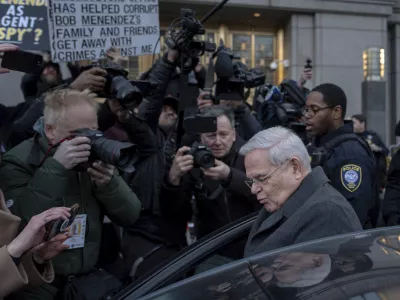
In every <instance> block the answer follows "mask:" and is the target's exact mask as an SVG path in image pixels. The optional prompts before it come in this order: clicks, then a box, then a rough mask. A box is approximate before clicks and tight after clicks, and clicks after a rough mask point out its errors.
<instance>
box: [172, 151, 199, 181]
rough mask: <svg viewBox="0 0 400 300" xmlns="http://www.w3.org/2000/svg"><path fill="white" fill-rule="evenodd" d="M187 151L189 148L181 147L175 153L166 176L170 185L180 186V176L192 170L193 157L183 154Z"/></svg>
mask: <svg viewBox="0 0 400 300" xmlns="http://www.w3.org/2000/svg"><path fill="white" fill-rule="evenodd" d="M189 150H190V148H189V147H182V148H180V149H179V150H178V151H177V152H176V155H175V158H174V161H173V163H172V167H171V169H170V170H169V174H168V180H169V183H170V184H172V185H175V186H178V185H180V181H181V178H182V176H183V175H185V174H186V173H187V172H189V171H190V170H191V169H193V166H194V165H193V164H194V160H193V156H192V155H190V154H185V152H187V151H189Z"/></svg>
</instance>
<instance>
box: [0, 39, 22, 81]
mask: <svg viewBox="0 0 400 300" xmlns="http://www.w3.org/2000/svg"><path fill="white" fill-rule="evenodd" d="M18 49H19V47H18V46H16V45H13V44H0V53H2V52H11V51H17V50H18ZM9 72H10V70H9V69H5V68H0V74H5V73H9Z"/></svg>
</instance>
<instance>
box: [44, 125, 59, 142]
mask: <svg viewBox="0 0 400 300" xmlns="http://www.w3.org/2000/svg"><path fill="white" fill-rule="evenodd" d="M44 133H45V134H46V137H47V138H48V139H49V141H54V140H55V138H56V134H55V128H54V126H53V125H49V124H45V125H44Z"/></svg>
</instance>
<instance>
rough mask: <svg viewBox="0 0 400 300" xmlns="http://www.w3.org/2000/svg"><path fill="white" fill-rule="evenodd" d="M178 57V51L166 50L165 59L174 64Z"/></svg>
mask: <svg viewBox="0 0 400 300" xmlns="http://www.w3.org/2000/svg"><path fill="white" fill-rule="evenodd" d="M178 57H179V51H178V50H173V49H168V54H167V59H168V60H169V61H170V62H172V63H174V62H175V61H176V60H177V59H178Z"/></svg>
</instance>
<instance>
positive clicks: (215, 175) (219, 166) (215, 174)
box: [201, 159, 231, 180]
mask: <svg viewBox="0 0 400 300" xmlns="http://www.w3.org/2000/svg"><path fill="white" fill-rule="evenodd" d="M201 170H202V171H203V173H204V175H205V176H206V177H209V178H211V179H214V180H226V179H228V177H229V173H230V172H231V168H229V166H227V165H226V164H224V163H223V162H222V161H220V160H218V159H215V167H212V168H209V169H204V168H202V169H201Z"/></svg>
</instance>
